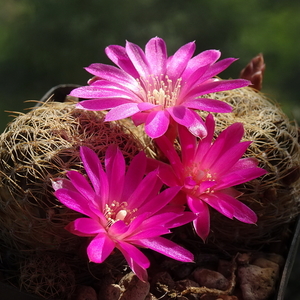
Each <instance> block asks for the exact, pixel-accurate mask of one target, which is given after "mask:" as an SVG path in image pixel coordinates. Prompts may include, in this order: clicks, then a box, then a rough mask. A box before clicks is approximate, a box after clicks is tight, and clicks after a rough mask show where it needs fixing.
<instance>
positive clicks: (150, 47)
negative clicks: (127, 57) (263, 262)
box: [145, 37, 167, 76]
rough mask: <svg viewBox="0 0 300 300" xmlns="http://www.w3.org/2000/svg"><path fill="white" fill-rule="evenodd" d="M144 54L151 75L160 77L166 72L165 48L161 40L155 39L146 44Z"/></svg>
mask: <svg viewBox="0 0 300 300" xmlns="http://www.w3.org/2000/svg"><path fill="white" fill-rule="evenodd" d="M145 54H146V58H147V61H148V62H149V65H150V67H151V74H153V75H156V76H160V75H161V74H165V72H166V64H167V47H166V43H165V41H164V40H163V39H161V38H159V37H155V38H152V39H150V41H149V42H148V43H147V44H146V47H145Z"/></svg>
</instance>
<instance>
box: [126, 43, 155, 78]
mask: <svg viewBox="0 0 300 300" xmlns="http://www.w3.org/2000/svg"><path fill="white" fill-rule="evenodd" d="M125 49H126V52H127V54H128V56H129V58H130V60H131V61H132V63H133V65H134V67H135V69H136V70H137V72H138V73H139V75H140V77H143V78H147V76H148V75H150V74H151V68H150V65H149V62H148V61H147V58H146V56H145V53H144V52H143V50H142V49H141V48H140V47H139V46H138V45H136V44H133V43H130V42H128V41H126V46H125Z"/></svg>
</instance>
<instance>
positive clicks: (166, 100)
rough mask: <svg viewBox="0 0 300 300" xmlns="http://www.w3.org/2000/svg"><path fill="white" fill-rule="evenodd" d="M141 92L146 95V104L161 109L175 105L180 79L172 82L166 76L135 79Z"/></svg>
mask: <svg viewBox="0 0 300 300" xmlns="http://www.w3.org/2000/svg"><path fill="white" fill-rule="evenodd" d="M137 81H138V83H139V85H140V86H141V90H142V92H143V93H144V92H145V93H146V98H147V102H149V103H152V104H155V105H161V106H162V108H166V107H170V106H174V105H175V104H177V100H178V97H179V93H180V89H181V78H178V79H177V80H176V82H173V81H172V80H171V79H170V78H169V77H168V76H167V75H160V76H154V75H150V76H148V77H147V78H140V79H137Z"/></svg>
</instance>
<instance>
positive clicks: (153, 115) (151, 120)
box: [145, 110, 170, 139]
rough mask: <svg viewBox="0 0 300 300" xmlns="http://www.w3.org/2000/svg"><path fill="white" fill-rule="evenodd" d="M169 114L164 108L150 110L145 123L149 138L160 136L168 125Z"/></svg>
mask: <svg viewBox="0 0 300 300" xmlns="http://www.w3.org/2000/svg"><path fill="white" fill-rule="evenodd" d="M169 123H170V120H169V114H168V113H167V112H166V111H165V110H158V111H151V112H150V113H149V114H148V117H147V119H146V123H145V132H146V134H147V135H149V136H150V137H151V138H153V139H154V138H158V137H160V136H162V135H163V134H164V133H165V132H166V131H167V129H168V127H169Z"/></svg>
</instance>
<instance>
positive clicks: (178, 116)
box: [71, 37, 250, 138]
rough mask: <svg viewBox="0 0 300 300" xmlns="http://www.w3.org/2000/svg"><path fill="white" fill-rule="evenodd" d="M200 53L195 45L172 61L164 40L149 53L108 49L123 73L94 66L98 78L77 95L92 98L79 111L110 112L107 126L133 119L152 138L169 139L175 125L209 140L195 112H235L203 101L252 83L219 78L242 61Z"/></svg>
mask: <svg viewBox="0 0 300 300" xmlns="http://www.w3.org/2000/svg"><path fill="white" fill-rule="evenodd" d="M195 48H196V45H195V42H190V43H188V44H186V45H184V46H182V47H181V48H179V49H178V50H177V51H176V52H175V54H174V55H173V56H170V57H168V56H167V47H166V44H165V42H164V40H163V39H161V38H158V37H155V38H152V39H150V40H149V42H148V43H147V44H146V47H145V51H143V50H142V49H141V48H140V47H139V46H137V45H135V44H133V43H130V42H126V46H125V48H124V47H121V46H118V45H111V46H108V47H107V48H106V54H107V56H108V57H109V58H110V59H111V60H112V61H113V62H114V63H115V64H116V65H117V66H118V68H117V67H114V66H109V65H105V64H100V63H94V64H91V65H90V66H89V67H88V68H86V70H87V71H88V72H89V73H91V74H92V75H95V76H96V77H94V78H93V79H92V80H90V81H89V86H84V87H79V88H76V89H74V90H73V91H72V92H71V95H73V96H75V97H80V98H84V99H91V100H86V101H82V102H80V103H78V105H77V107H78V108H82V109H87V110H108V109H110V111H109V112H108V114H107V115H106V121H113V120H119V119H123V118H127V117H130V116H132V119H133V121H134V122H135V124H136V125H139V124H142V123H145V132H146V133H147V134H148V135H149V136H150V137H151V138H157V137H160V136H162V135H163V134H165V133H166V131H167V130H168V128H169V125H170V124H171V125H172V124H173V123H175V124H177V123H178V124H181V125H183V126H185V127H187V128H188V129H189V131H190V132H192V133H193V134H194V135H197V136H202V137H203V136H205V135H206V128H205V125H204V122H203V120H202V119H201V117H200V116H199V115H198V114H197V113H196V112H195V111H194V109H197V110H203V111H209V112H220V113H225V112H230V111H231V107H230V106H229V105H228V104H226V103H224V102H222V101H218V100H214V99H208V98H201V96H202V95H204V94H208V93H213V92H218V91H224V90H231V89H236V88H240V87H244V86H247V85H249V84H250V82H249V81H247V80H244V79H235V80H219V79H216V78H213V77H214V76H216V75H217V74H219V73H220V72H222V71H223V70H225V69H226V68H227V67H228V66H229V65H230V64H231V63H233V62H234V61H235V60H236V59H234V58H226V59H223V60H220V61H218V62H217V60H218V59H219V58H220V55H221V53H220V51H218V50H207V51H204V52H201V53H200V54H198V55H196V56H195V57H193V58H192V56H193V54H194V52H195Z"/></svg>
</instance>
